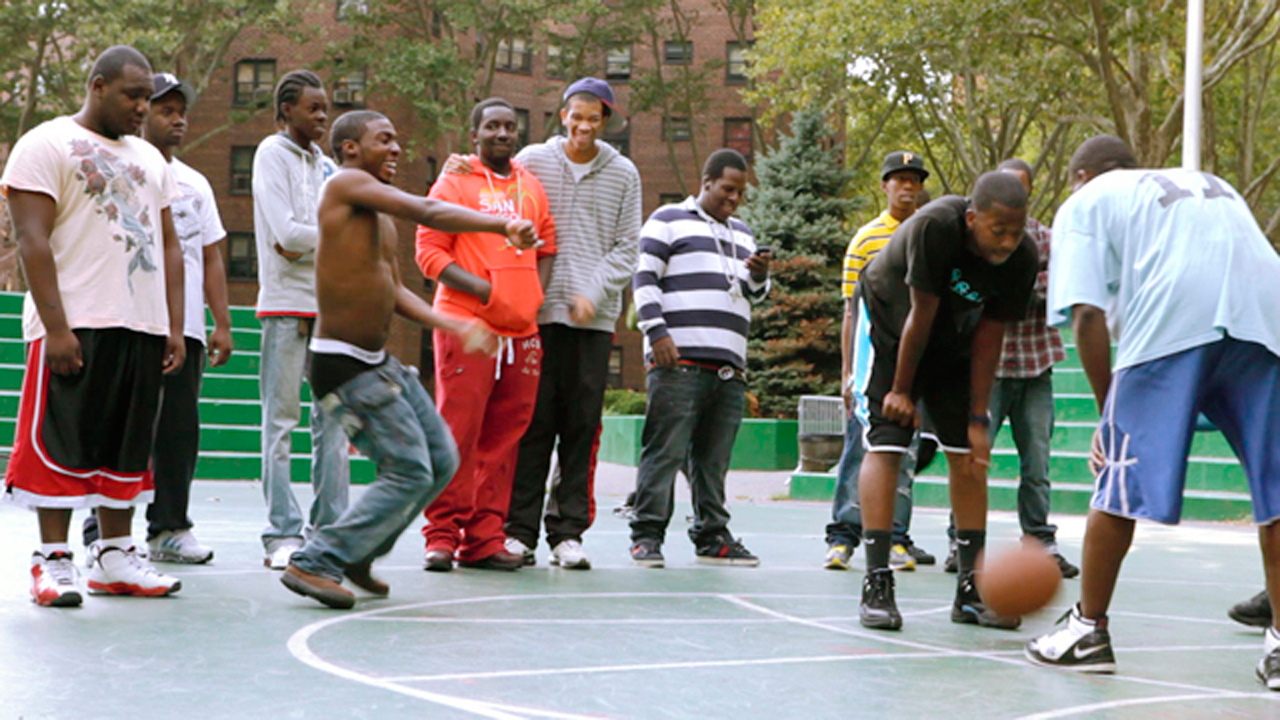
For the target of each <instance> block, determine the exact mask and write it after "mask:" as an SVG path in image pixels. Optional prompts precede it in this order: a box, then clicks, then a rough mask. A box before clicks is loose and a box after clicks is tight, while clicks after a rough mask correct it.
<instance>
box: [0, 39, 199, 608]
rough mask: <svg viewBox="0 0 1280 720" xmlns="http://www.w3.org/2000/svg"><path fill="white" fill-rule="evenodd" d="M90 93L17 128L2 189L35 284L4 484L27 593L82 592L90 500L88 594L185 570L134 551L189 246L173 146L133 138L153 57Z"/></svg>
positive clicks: (171, 368) (55, 597) (125, 67)
mask: <svg viewBox="0 0 1280 720" xmlns="http://www.w3.org/2000/svg"><path fill="white" fill-rule="evenodd" d="M86 90H87V93H86V97H85V101H84V105H83V106H82V107H81V109H80V111H79V112H78V113H76V114H75V115H71V116H66V117H60V118H56V119H54V120H50V121H48V122H46V123H43V124H41V125H40V126H38V127H36V128H35V129H33V130H32V131H31V132H29V133H27V134H26V135H24V136H23V137H22V138H20V139H19V140H18V142H17V144H16V145H15V146H14V148H13V152H12V154H11V155H10V157H9V163H8V165H7V166H6V167H5V171H4V175H3V176H0V191H3V192H4V193H5V195H6V196H7V197H8V199H9V209H10V213H11V214H12V216H13V224H14V229H15V236H16V238H17V241H18V248H19V254H20V256H21V258H22V265H23V270H24V271H25V273H26V276H27V282H28V284H29V285H30V287H31V291H30V292H29V293H28V294H27V297H26V299H25V302H24V307H23V337H24V339H25V340H26V341H27V343H28V346H27V347H28V350H27V369H26V374H25V376H24V378H23V386H22V400H21V404H20V406H19V411H18V426H17V431H16V433H15V438H14V447H13V455H12V458H11V460H10V463H9V467H8V471H7V473H6V476H5V490H6V492H7V493H8V494H9V496H10V497H11V498H12V499H13V500H14V501H16V502H18V503H19V504H21V505H24V506H26V507H28V508H31V509H32V510H35V511H36V514H37V518H38V521H39V525H40V543H41V544H40V549H39V550H38V551H37V552H35V553H33V555H32V558H31V577H32V585H31V596H32V599H33V600H34V601H35V602H36V603H37V604H38V605H43V606H59V607H67V606H76V605H79V604H81V602H82V601H83V598H82V596H81V594H80V583H79V578H78V576H77V571H76V567H75V564H74V562H72V558H71V551H70V547H69V545H68V543H67V534H68V529H69V526H70V524H71V511H72V510H73V509H76V508H83V509H89V508H97V511H98V518H99V521H100V524H101V535H102V539H101V540H100V541H98V542H97V543H95V545H96V547H95V548H94V551H93V552H91V555H92V557H93V563H92V570H91V572H90V575H89V582H88V589H89V591H90V592H92V593H103V594H113V595H142V596H159V595H168V594H170V593H173V592H176V591H177V590H178V589H179V588H180V587H181V584H180V583H179V582H178V580H177V578H174V577H170V576H167V575H163V574H161V573H159V572H157V571H156V570H155V568H153V567H152V566H151V565H150V564H149V563H148V562H147V560H146V559H144V558H143V557H142V556H140V555H139V554H138V553H137V552H136V550H135V548H134V546H133V540H132V538H131V537H130V525H131V522H132V519H133V508H134V506H135V505H137V504H139V503H146V502H149V501H150V500H151V498H152V478H151V471H150V469H149V464H150V459H151V450H152V435H153V432H154V428H155V421H156V412H157V409H158V407H159V401H160V387H161V384H162V372H163V373H173V372H177V371H178V370H180V369H181V367H182V364H183V361H184V359H185V357H186V346H185V344H184V343H183V340H182V319H183V298H182V287H183V284H182V275H183V273H182V250H181V247H180V246H179V243H178V238H177V233H176V232H175V231H174V228H173V218H172V215H171V212H170V206H171V204H172V203H173V202H174V201H175V200H177V198H178V188H177V184H176V183H175V182H174V178H173V173H172V171H171V170H170V169H169V166H168V164H167V163H166V162H165V160H164V157H163V156H162V155H161V154H160V153H159V152H158V151H157V150H156V149H155V148H154V147H152V146H151V145H150V144H148V143H147V142H146V141H144V140H142V139H141V138H139V137H137V136H136V135H137V132H138V130H139V128H140V127H141V126H142V122H143V119H144V118H145V116H146V112H147V104H148V102H149V100H150V99H151V94H152V93H153V92H154V87H153V85H152V81H151V66H150V64H149V63H148V62H147V59H146V58H145V57H143V56H142V54H141V53H139V52H138V51H137V50H135V49H133V48H131V47H126V46H116V47H112V48H109V49H108V50H106V51H104V52H103V53H102V54H101V55H99V56H98V58H97V60H95V61H94V64H93V68H92V69H91V70H90V72H89V82H88V85H87V87H86Z"/></svg>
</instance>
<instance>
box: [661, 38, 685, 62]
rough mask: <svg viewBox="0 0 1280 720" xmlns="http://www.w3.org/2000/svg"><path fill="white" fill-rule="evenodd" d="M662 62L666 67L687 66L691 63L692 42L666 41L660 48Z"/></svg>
mask: <svg viewBox="0 0 1280 720" xmlns="http://www.w3.org/2000/svg"><path fill="white" fill-rule="evenodd" d="M662 62H664V63H666V64H668V65H688V64H690V63H692V62H693V41H692V40H668V41H667V42H666V44H664V45H663V46H662Z"/></svg>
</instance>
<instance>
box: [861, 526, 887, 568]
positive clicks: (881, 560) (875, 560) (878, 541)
mask: <svg viewBox="0 0 1280 720" xmlns="http://www.w3.org/2000/svg"><path fill="white" fill-rule="evenodd" d="M890 535H892V531H890V530H864V531H863V533H862V542H863V544H864V545H866V548H867V572H871V571H872V570H883V569H885V568H887V567H889V546H890V543H889V536H890Z"/></svg>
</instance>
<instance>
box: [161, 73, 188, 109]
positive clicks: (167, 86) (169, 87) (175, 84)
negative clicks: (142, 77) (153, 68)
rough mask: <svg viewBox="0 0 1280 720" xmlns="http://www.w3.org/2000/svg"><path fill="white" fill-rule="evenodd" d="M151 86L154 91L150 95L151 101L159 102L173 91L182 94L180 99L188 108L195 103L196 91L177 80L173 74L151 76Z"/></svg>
mask: <svg viewBox="0 0 1280 720" xmlns="http://www.w3.org/2000/svg"><path fill="white" fill-rule="evenodd" d="M151 84H152V85H153V86H154V87H155V90H154V91H153V92H152V93H151V99H152V100H159V99H160V98H162V97H164V96H165V95H168V94H169V93H171V92H173V91H175V90H176V91H178V92H180V93H182V97H183V98H184V99H185V100H186V101H187V105H188V106H190V105H191V104H193V103H194V102H195V101H196V91H195V90H194V89H193V88H192V87H191V86H190V85H188V84H186V83H184V82H182V81H181V80H179V79H178V76H177V75H174V74H173V73H156V74H155V75H152V76H151Z"/></svg>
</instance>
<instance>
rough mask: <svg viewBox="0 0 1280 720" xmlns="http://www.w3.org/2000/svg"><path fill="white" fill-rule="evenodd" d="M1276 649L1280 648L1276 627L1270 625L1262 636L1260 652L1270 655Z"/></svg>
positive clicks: (1279, 638) (1279, 637)
mask: <svg viewBox="0 0 1280 720" xmlns="http://www.w3.org/2000/svg"><path fill="white" fill-rule="evenodd" d="M1276 648H1280V634H1277V633H1276V626H1275V625H1272V626H1271V627H1269V628H1267V631H1266V632H1265V633H1263V635H1262V652H1263V653H1264V654H1266V655H1270V654H1271V653H1273V652H1275V650H1276Z"/></svg>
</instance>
